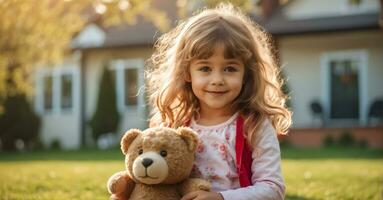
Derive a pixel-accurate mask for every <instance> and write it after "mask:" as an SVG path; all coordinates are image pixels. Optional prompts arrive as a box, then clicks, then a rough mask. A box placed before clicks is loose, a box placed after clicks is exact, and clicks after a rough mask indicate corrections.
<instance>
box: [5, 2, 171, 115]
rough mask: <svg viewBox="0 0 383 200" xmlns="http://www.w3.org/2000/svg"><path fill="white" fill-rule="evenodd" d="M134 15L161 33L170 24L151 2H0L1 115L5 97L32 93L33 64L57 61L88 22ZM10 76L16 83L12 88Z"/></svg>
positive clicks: (129, 19) (108, 22)
mask: <svg viewBox="0 0 383 200" xmlns="http://www.w3.org/2000/svg"><path fill="white" fill-rule="evenodd" d="M137 16H143V18H144V19H147V20H149V21H152V22H153V23H154V24H155V25H156V26H157V27H158V28H159V29H160V30H162V31H164V30H166V29H168V28H169V22H168V20H167V15H166V14H165V13H164V11H161V10H159V9H157V8H155V4H153V0H129V1H128V0H110V1H96V0H81V1H76V0H57V1H53V0H38V1H36V0H28V1H23V0H0V19H1V20H0V35H1V37H0V52H1V54H0V114H1V113H2V112H3V110H4V108H3V107H2V105H3V104H4V100H5V98H6V97H7V96H12V95H15V94H17V93H27V94H28V95H31V94H32V91H33V88H32V87H33V84H31V75H33V74H34V70H35V68H36V67H37V66H46V65H48V66H53V65H54V64H57V63H60V62H61V61H62V58H63V57H64V55H65V54H66V53H69V49H70V42H71V40H72V38H73V36H74V35H75V34H76V33H78V32H79V31H80V30H81V29H82V28H83V27H84V25H85V24H86V22H87V21H88V20H90V21H92V20H93V21H94V20H95V19H96V18H97V19H100V20H99V21H100V22H101V23H102V24H104V25H105V26H110V25H118V24H121V23H123V22H128V23H130V24H134V23H135V22H136V17H137ZM9 79H11V80H12V81H13V82H14V83H15V84H14V85H12V86H11V87H8V86H6V82H7V80H9Z"/></svg>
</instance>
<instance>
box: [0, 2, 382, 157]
mask: <svg viewBox="0 0 383 200" xmlns="http://www.w3.org/2000/svg"><path fill="white" fill-rule="evenodd" d="M220 2H222V1H217V0H195V1H186V0H177V1H175V0H174V1H173V0H172V1H170V0H142V1H138V0H130V1H128V0H92V1H91V0H85V1H74V0H72V1H71V0H65V1H64V0H41V1H38V3H36V1H20V0H2V1H0V11H1V12H0V13H1V14H0V17H1V21H0V34H1V38H0V50H1V53H0V149H2V150H15V149H34V148H43V147H44V148H45V147H51V146H59V147H60V148H63V149H78V148H80V147H84V146H98V147H100V148H107V147H108V146H113V145H115V144H116V143H117V142H118V141H119V139H120V137H121V135H122V134H123V133H124V131H125V130H127V129H128V128H141V129H144V128H146V127H147V126H148V116H149V111H150V108H149V107H148V106H147V104H146V99H147V98H146V94H145V78H144V71H145V61H146V60H147V59H148V58H149V57H150V55H151V54H152V49H153V48H152V47H153V44H154V42H155V41H156V39H157V38H158V37H159V36H161V34H162V33H164V32H166V31H167V30H169V29H171V28H172V27H174V26H175V25H176V24H177V23H178V22H179V21H181V20H182V19H183V18H185V17H187V16H190V15H191V14H192V13H193V12H195V11H197V10H198V9H201V8H203V7H205V6H207V7H209V6H210V7H212V6H214V5H216V4H218V3H220ZM229 2H231V3H233V4H234V5H236V6H239V7H240V8H241V9H243V10H244V11H245V12H246V13H248V15H249V16H250V17H251V18H252V19H253V20H254V22H256V23H259V24H260V25H261V26H262V27H264V28H265V30H266V31H267V32H269V33H270V36H271V42H272V44H273V46H274V52H275V56H276V58H277V59H278V63H279V65H280V66H281V69H282V76H284V78H285V79H286V84H285V87H284V91H285V93H286V94H288V95H290V97H291V98H290V100H289V102H288V106H289V107H290V108H291V110H292V111H293V127H292V129H291V131H290V134H289V136H287V137H281V138H280V139H281V142H282V143H283V144H291V145H294V146H308V147H319V146H323V145H332V144H335V143H339V142H340V143H342V141H343V140H344V141H346V143H350V145H362V146H368V147H373V148H383V127H382V121H383V89H382V86H383V79H382V76H383V34H382V9H381V3H382V1H379V0H331V1H330V0H323V1H315V0H236V1H229ZM344 141H343V142H344Z"/></svg>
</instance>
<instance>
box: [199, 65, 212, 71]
mask: <svg viewBox="0 0 383 200" xmlns="http://www.w3.org/2000/svg"><path fill="white" fill-rule="evenodd" d="M199 71H201V72H209V71H210V67H208V66H203V67H201V68H200V69H199Z"/></svg>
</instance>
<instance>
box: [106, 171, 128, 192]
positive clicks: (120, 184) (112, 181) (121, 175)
mask: <svg viewBox="0 0 383 200" xmlns="http://www.w3.org/2000/svg"><path fill="white" fill-rule="evenodd" d="M127 185H128V181H127V180H126V178H125V172H117V173H115V174H113V176H111V177H110V178H109V180H108V184H107V186H108V191H109V193H110V194H120V193H123V192H124V190H125V189H126V187H127Z"/></svg>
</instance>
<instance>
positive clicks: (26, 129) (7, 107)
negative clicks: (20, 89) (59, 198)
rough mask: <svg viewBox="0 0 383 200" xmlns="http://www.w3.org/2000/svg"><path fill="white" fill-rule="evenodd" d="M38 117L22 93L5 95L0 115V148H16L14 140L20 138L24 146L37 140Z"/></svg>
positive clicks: (28, 145)
mask: <svg viewBox="0 0 383 200" xmlns="http://www.w3.org/2000/svg"><path fill="white" fill-rule="evenodd" d="M39 128H40V118H39V117H38V116H37V115H36V114H35V113H34V112H33V110H32V108H31V106H30V104H29V102H28V101H27V98H26V96H25V95H23V94H17V95H14V96H10V97H7V98H6V99H5V101H4V113H2V115H1V116H0V130H1V131H0V139H1V143H2V145H1V146H2V149H4V150H16V141H17V140H22V142H24V144H25V147H27V148H28V147H31V146H33V144H35V143H39V142H38V132H39Z"/></svg>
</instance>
